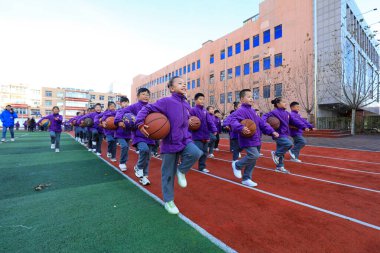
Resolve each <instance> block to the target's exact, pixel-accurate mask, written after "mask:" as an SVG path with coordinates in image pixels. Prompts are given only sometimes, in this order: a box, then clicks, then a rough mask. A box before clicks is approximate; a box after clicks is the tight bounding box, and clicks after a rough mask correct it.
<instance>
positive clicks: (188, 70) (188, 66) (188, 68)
mask: <svg viewBox="0 0 380 253" xmlns="http://www.w3.org/2000/svg"><path fill="white" fill-rule="evenodd" d="M187 73H190V64H188V65H187ZM169 79H170V78H169Z"/></svg>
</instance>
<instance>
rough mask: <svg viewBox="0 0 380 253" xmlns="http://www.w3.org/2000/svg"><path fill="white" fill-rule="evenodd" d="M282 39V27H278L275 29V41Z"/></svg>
mask: <svg viewBox="0 0 380 253" xmlns="http://www.w3.org/2000/svg"><path fill="white" fill-rule="evenodd" d="M281 37H282V25H278V26H276V27H275V28H274V39H275V40H277V39H279V38H281Z"/></svg>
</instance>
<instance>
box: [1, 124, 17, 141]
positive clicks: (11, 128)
mask: <svg viewBox="0 0 380 253" xmlns="http://www.w3.org/2000/svg"><path fill="white" fill-rule="evenodd" d="M7 128H9V132H11V138H12V139H13V138H14V137H15V132H14V126H10V127H5V126H3V137H2V138H3V139H5V137H6V136H7Z"/></svg>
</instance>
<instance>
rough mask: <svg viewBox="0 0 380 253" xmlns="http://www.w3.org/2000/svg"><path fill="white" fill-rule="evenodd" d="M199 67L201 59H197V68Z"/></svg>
mask: <svg viewBox="0 0 380 253" xmlns="http://www.w3.org/2000/svg"><path fill="white" fill-rule="evenodd" d="M200 68H201V60H198V61H197V69H200Z"/></svg>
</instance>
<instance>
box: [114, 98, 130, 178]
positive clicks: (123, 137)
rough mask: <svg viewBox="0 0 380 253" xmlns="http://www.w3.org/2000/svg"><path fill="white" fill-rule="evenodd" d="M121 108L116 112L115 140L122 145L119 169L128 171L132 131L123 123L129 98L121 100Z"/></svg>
mask: <svg viewBox="0 0 380 253" xmlns="http://www.w3.org/2000/svg"><path fill="white" fill-rule="evenodd" d="M120 105H121V108H120V109H119V110H117V111H116V116H115V121H114V124H115V125H116V126H118V127H117V130H116V131H115V138H116V139H117V141H118V142H119V143H120V147H121V152H120V161H119V168H120V170H121V171H126V170H127V165H126V163H127V161H128V150H129V141H130V140H131V129H126V128H125V124H124V122H123V116H124V114H125V113H126V109H127V106H128V105H129V99H128V98H127V97H124V96H123V97H121V98H120Z"/></svg>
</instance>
